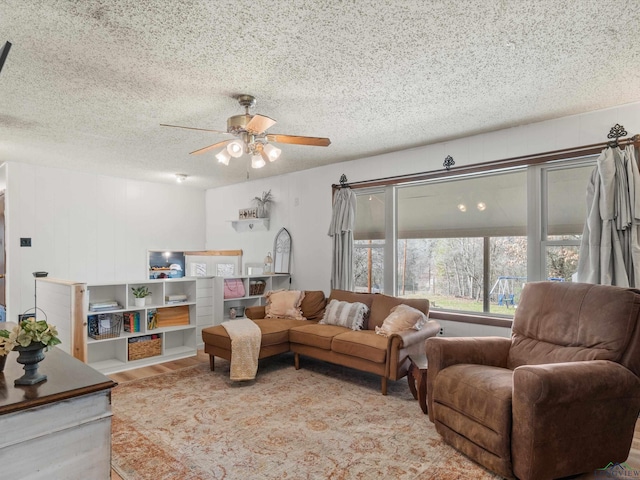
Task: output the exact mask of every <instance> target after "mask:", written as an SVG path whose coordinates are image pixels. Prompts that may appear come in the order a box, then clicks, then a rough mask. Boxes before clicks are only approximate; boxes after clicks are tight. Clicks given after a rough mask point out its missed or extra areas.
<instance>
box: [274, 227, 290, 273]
mask: <svg viewBox="0 0 640 480" xmlns="http://www.w3.org/2000/svg"><path fill="white" fill-rule="evenodd" d="M290 263H291V234H290V233H289V231H288V230H287V229H286V228H284V227H283V228H281V229H280V231H279V232H278V234H277V235H276V239H275V240H274V242H273V273H289V264H290Z"/></svg>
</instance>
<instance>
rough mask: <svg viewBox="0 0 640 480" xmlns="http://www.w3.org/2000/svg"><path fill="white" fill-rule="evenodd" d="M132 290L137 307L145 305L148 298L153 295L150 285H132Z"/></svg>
mask: <svg viewBox="0 0 640 480" xmlns="http://www.w3.org/2000/svg"><path fill="white" fill-rule="evenodd" d="M131 292H132V293H133V296H134V301H133V302H134V304H135V306H136V307H144V304H145V302H146V298H147V297H148V296H149V295H151V292H150V291H149V287H147V286H146V285H142V286H140V287H131Z"/></svg>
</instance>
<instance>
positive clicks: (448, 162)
mask: <svg viewBox="0 0 640 480" xmlns="http://www.w3.org/2000/svg"><path fill="white" fill-rule="evenodd" d="M455 164H456V162H455V161H454V160H453V157H452V156H451V155H447V158H445V159H444V163H443V164H442V166H443V167H444V168H446V169H447V170H450V169H451V167H453V166H454V165H455Z"/></svg>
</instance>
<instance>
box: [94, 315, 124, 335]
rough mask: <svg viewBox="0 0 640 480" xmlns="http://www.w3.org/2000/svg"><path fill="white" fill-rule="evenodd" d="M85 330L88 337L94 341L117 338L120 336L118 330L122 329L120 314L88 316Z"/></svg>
mask: <svg viewBox="0 0 640 480" xmlns="http://www.w3.org/2000/svg"><path fill="white" fill-rule="evenodd" d="M87 328H88V330H89V332H88V333H89V336H90V337H91V338H93V339H95V340H103V339H105V338H117V337H119V336H120V329H121V328H122V314H120V313H99V314H97V315H89V318H88V320H87Z"/></svg>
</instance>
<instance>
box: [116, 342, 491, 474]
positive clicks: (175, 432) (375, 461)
mask: <svg viewBox="0 0 640 480" xmlns="http://www.w3.org/2000/svg"><path fill="white" fill-rule="evenodd" d="M301 366H302V368H301V369H300V370H295V369H294V368H293V358H292V356H290V355H281V356H279V357H275V358H270V359H265V360H261V361H260V367H259V370H258V376H257V378H256V380H254V381H251V382H243V383H237V382H232V381H230V380H229V363H228V362H226V361H224V360H220V359H218V358H216V371H215V372H211V371H209V367H208V365H205V364H203V365H198V366H195V367H189V368H185V369H183V370H178V371H176V372H172V373H168V374H163V375H158V376H155V377H150V378H145V379H142V380H135V381H131V382H127V383H122V384H120V385H118V386H117V387H116V388H115V389H114V390H113V412H114V416H113V435H112V466H113V468H114V469H115V470H116V471H117V472H118V473H119V474H120V475H121V476H122V478H123V479H126V480H137V479H154V480H161V479H162V480H168V479H180V480H197V479H203V480H204V479H207V480H209V479H231V480H235V479H238V480H246V479H296V480H297V479H334V480H347V479H362V480H369V479H381V478H389V479H391V478H392V479H407V480H408V479H412V480H413V479H420V480H422V479H439V480H449V479H494V478H499V477H496V476H494V475H493V474H491V473H489V472H487V471H486V470H484V469H483V468H482V467H480V466H478V465H477V464H475V463H474V462H472V461H471V460H469V459H468V458H467V457H465V456H464V455H462V454H460V453H459V452H457V451H456V450H454V449H453V448H451V447H449V446H448V445H446V444H445V443H444V442H443V441H442V440H441V438H440V436H439V435H438V434H437V433H436V431H435V428H434V427H433V424H431V422H429V420H428V418H427V416H426V415H424V414H423V413H422V411H421V410H420V407H419V406H418V402H416V401H415V400H414V399H413V397H412V396H411V393H410V392H409V387H408V386H407V382H406V381H405V380H401V381H398V382H389V394H388V395H387V396H383V395H381V394H380V381H379V378H378V377H377V376H374V375H369V374H366V373H361V372H357V371H355V370H350V369H347V368H342V367H338V366H335V365H330V364H326V363H324V362H317V361H314V360H310V359H307V358H301Z"/></svg>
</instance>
